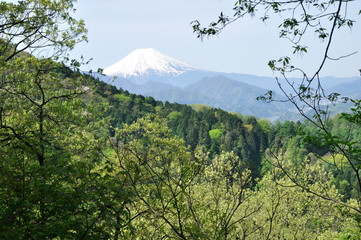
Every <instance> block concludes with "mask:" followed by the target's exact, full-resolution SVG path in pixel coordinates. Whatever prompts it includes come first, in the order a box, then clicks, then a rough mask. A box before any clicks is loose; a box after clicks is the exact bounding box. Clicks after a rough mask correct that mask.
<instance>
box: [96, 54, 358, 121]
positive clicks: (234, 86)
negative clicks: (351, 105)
mask: <svg viewBox="0 0 361 240" xmlns="http://www.w3.org/2000/svg"><path fill="white" fill-rule="evenodd" d="M103 73H104V74H105V75H106V76H99V78H100V79H101V80H102V81H104V82H107V83H109V84H112V85H114V86H116V87H118V88H122V89H124V90H128V91H129V92H132V93H136V94H142V95H145V96H152V97H154V98H155V99H157V100H161V101H169V102H178V103H184V104H196V103H201V104H204V105H209V106H212V107H217V108H222V109H224V110H227V111H233V112H239V113H241V114H247V115H257V116H259V117H265V118H270V119H273V120H275V119H279V118H282V115H286V116H288V117H287V118H290V116H292V115H295V114H294V113H292V110H290V108H291V106H290V105H289V104H284V103H277V104H267V103H262V102H260V101H257V100H256V98H257V97H258V96H260V95H263V94H265V93H266V92H267V91H268V90H272V91H275V92H276V93H278V94H279V96H281V97H282V96H283V95H282V93H280V89H279V87H278V84H277V83H276V81H275V79H274V78H273V77H261V76H255V75H248V74H238V73H222V72H214V71H207V70H201V69H198V68H196V67H193V66H191V65H189V64H186V63H183V62H181V61H179V60H177V59H174V58H171V57H168V56H166V55H164V54H162V53H160V52H158V51H156V50H154V49H151V48H148V49H138V50H135V51H133V52H132V53H130V54H129V55H128V56H127V57H125V58H123V59H122V60H120V61H119V62H117V63H115V64H113V65H111V66H109V67H107V68H105V69H104V71H103ZM290 80H291V82H297V81H299V79H293V78H291V79H290ZM358 80H359V78H358V77H354V78H334V77H325V78H322V79H321V81H322V84H323V87H324V88H325V89H326V90H327V92H334V90H341V91H342V92H343V93H347V94H348V95H352V96H355V95H360V94H359V92H361V89H360V87H359V86H360V85H361V81H360V82H358ZM355 84H356V85H355ZM352 85H353V86H355V87H352Z"/></svg>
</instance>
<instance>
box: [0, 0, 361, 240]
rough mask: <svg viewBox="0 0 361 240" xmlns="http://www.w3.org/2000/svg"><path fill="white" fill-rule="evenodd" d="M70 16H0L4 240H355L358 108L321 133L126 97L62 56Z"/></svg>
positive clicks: (28, 6) (78, 36)
mask: <svg viewBox="0 0 361 240" xmlns="http://www.w3.org/2000/svg"><path fill="white" fill-rule="evenodd" d="M72 3H73V1H71V0H62V1H40V2H39V1H33V0H26V1H21V2H19V3H17V4H12V3H5V2H1V3H0V4H1V8H0V13H1V15H0V16H1V23H0V27H1V28H0V30H1V31H0V34H1V39H2V41H1V42H0V62H1V64H0V239H360V238H361V228H360V214H361V208H360V193H361V191H360V188H359V186H360V183H361V180H360V175H359V170H360V163H359V159H360V156H361V150H360V149H361V148H360V142H361V128H360V124H361V121H360V105H361V103H360V101H359V100H352V103H353V104H354V107H353V108H352V109H351V113H344V114H340V115H337V116H335V117H333V118H326V119H322V121H319V122H321V123H322V125H321V127H322V128H320V127H319V126H318V125H315V122H312V119H309V121H305V122H304V123H301V122H292V121H285V122H276V123H274V124H271V122H270V121H269V120H267V119H258V118H257V117H255V116H246V115H245V116H242V115H241V114H235V113H229V112H226V111H224V110H221V109H214V108H210V107H208V106H204V105H201V104H197V105H192V106H188V105H182V104H171V103H168V102H165V103H163V102H160V101H155V100H154V99H153V98H151V97H144V96H142V95H135V94H131V93H129V92H127V91H123V90H122V89H117V88H116V87H114V86H111V85H108V84H105V83H104V82H101V81H99V80H97V79H94V78H93V77H91V76H89V75H84V74H82V72H81V71H80V69H79V66H80V63H79V62H77V61H75V60H73V61H72V60H70V61H69V60H68V59H67V58H66V57H65V58H63V56H62V55H61V54H60V53H64V51H66V50H69V49H71V48H72V47H73V46H74V45H75V44H76V43H77V42H78V41H82V40H85V39H86V37H85V33H86V29H85V28H84V25H83V22H82V21H77V20H75V19H73V18H72V17H71V16H70V15H69V14H68V12H71V11H72V10H73V7H72ZM63 24H64V25H63ZM59 29H61V32H60V33H61V34H59V31H60V30H59ZM45 36H46V37H45ZM49 46H50V48H49ZM39 48H40V50H41V48H44V49H47V51H46V52H47V53H48V54H49V56H48V57H44V56H43V57H35V53H37V51H38V50H39Z"/></svg>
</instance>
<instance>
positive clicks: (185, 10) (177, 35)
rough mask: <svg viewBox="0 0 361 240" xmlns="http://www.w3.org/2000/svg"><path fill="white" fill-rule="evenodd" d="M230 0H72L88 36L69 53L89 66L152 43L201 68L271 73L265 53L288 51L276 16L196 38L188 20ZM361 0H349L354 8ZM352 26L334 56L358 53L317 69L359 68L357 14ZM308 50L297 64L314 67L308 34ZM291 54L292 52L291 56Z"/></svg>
mask: <svg viewBox="0 0 361 240" xmlns="http://www.w3.org/2000/svg"><path fill="white" fill-rule="evenodd" d="M234 2H235V0H136V1H135V0H102V1H100V0H78V2H77V3H76V5H75V7H76V9H77V12H76V17H77V18H82V19H84V20H85V22H86V26H87V28H88V30H89V33H88V38H89V42H88V43H86V44H79V45H78V46H77V47H76V49H75V51H74V54H73V56H74V57H77V56H79V55H81V54H82V55H84V57H86V58H93V59H94V60H93V61H92V63H91V64H90V65H89V67H90V68H92V69H97V68H98V67H99V68H106V67H108V66H109V65H111V64H113V63H115V62H117V61H119V60H120V59H122V58H123V57H125V56H126V55H128V54H129V53H130V52H132V51H133V50H135V49H137V48H148V47H151V48H154V49H156V50H158V51H160V52H162V53H164V54H166V55H168V56H171V57H174V58H176V59H178V60H181V61H183V62H185V63H188V64H190V65H193V66H195V67H199V68H202V69H206V70H214V71H223V72H236V73H247V74H255V75H260V76H272V72H271V71H270V70H269V68H268V66H267V63H268V60H270V59H275V58H279V57H281V56H284V55H289V54H290V52H292V49H291V44H290V43H289V42H288V41H287V40H285V39H279V38H278V29H277V26H278V25H279V23H280V22H279V21H280V18H279V17H278V16H276V17H275V18H274V20H272V21H269V22H267V23H266V24H265V23H263V22H261V21H260V20H258V19H259V17H260V15H258V16H257V15H256V17H255V18H253V19H250V18H244V19H241V20H239V21H238V22H236V23H234V24H232V25H230V26H229V27H228V28H226V29H225V30H224V31H223V32H222V33H221V34H220V35H219V36H216V37H211V38H209V39H205V40H204V41H203V42H202V41H200V40H199V39H197V37H196V35H195V34H193V32H192V27H191V25H190V22H191V21H193V20H199V21H200V22H201V23H202V24H204V25H206V24H208V23H209V22H211V21H213V20H216V19H217V16H218V14H219V13H220V12H221V11H223V12H225V13H226V14H227V13H229V14H231V13H232V11H231V9H232V7H233V4H234ZM360 9H361V1H359V0H357V1H355V3H352V4H350V7H349V12H352V11H353V12H358V11H359V10H360ZM354 20H356V21H358V22H356V23H355V27H354V28H353V29H352V30H351V31H350V30H349V29H346V30H343V31H342V32H340V33H337V35H336V36H335V44H334V45H333V49H334V50H333V53H334V55H333V56H334V57H337V56H338V54H341V55H345V54H349V53H351V52H354V51H359V53H358V54H356V55H354V56H352V57H349V58H348V59H343V60H341V61H337V62H333V63H328V64H327V65H326V68H325V70H324V71H323V72H322V73H323V75H327V76H340V77H341V76H343V77H347V76H358V74H359V73H358V69H360V68H361V51H360V50H361V44H360V42H361V16H358V15H356V14H355V15H354ZM308 39H309V43H310V46H312V47H310V49H309V52H310V53H312V54H307V55H306V56H304V57H303V58H298V60H297V61H298V62H299V64H300V65H299V66H301V67H303V68H304V69H306V70H308V71H310V72H311V71H314V69H316V67H317V66H318V65H319V61H320V57H321V54H322V50H323V49H324V47H325V46H324V44H320V40H319V39H318V38H317V37H316V36H314V35H312V34H311V35H310V37H309V38H308ZM293 58H296V56H294V57H293Z"/></svg>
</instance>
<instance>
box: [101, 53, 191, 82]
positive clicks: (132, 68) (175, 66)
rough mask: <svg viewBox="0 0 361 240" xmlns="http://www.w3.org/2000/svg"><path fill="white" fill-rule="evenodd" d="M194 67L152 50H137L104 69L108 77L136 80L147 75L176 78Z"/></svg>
mask: <svg viewBox="0 0 361 240" xmlns="http://www.w3.org/2000/svg"><path fill="white" fill-rule="evenodd" d="M193 70H197V69H196V68H195V67H193V66H190V65H188V64H186V63H183V62H181V61H179V60H177V59H174V58H171V57H168V56H166V55H164V54H162V53H160V52H158V51H156V50H154V49H152V48H147V49H137V50H134V51H133V52H131V53H130V54H129V55H128V56H126V57H125V58H123V59H122V60H120V61H119V62H117V63H115V64H113V65H111V66H109V67H107V68H105V69H104V71H103V73H104V74H105V75H108V76H118V77H123V78H137V77H142V76H145V75H149V74H157V75H173V76H178V75H180V74H182V73H184V72H187V71H193Z"/></svg>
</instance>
